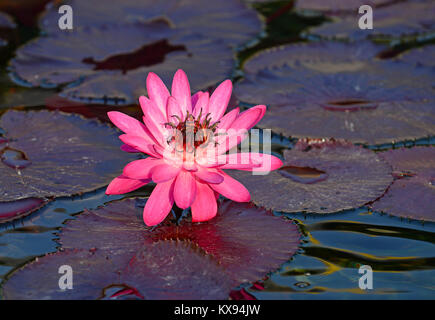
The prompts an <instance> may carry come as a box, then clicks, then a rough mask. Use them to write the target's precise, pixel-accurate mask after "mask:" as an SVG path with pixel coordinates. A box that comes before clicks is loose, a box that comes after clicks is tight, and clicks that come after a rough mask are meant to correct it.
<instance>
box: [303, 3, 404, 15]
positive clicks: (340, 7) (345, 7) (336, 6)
mask: <svg viewBox="0 0 435 320" xmlns="http://www.w3.org/2000/svg"><path fill="white" fill-rule="evenodd" d="M395 1H397V0H297V1H296V9H297V10H298V11H301V12H302V13H303V12H304V11H316V12H322V13H326V14H343V13H352V14H354V13H355V12H358V8H359V7H360V6H362V5H369V6H371V7H377V6H384V5H387V4H389V3H393V2H395Z"/></svg>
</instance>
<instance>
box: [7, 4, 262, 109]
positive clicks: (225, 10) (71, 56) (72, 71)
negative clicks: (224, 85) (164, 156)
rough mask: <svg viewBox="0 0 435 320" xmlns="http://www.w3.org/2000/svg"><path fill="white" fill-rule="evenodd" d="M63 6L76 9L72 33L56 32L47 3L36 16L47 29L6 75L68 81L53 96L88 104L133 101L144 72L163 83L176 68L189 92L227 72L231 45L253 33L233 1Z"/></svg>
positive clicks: (33, 82) (43, 82)
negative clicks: (187, 83)
mask: <svg viewBox="0 0 435 320" xmlns="http://www.w3.org/2000/svg"><path fill="white" fill-rule="evenodd" d="M68 3H69V4H70V5H71V6H72V7H73V8H74V10H75V12H80V13H81V14H80V15H75V16H74V18H75V20H74V26H75V29H74V32H65V31H64V30H60V29H59V27H58V20H59V13H58V9H57V6H56V5H52V6H49V9H48V11H47V13H46V14H45V15H44V16H43V17H42V18H41V28H42V29H44V31H45V32H47V33H48V34H47V35H45V36H41V37H40V38H38V39H36V40H34V41H32V42H30V43H28V44H26V45H24V46H23V47H22V48H20V49H19V50H18V51H17V55H16V57H15V58H14V59H13V60H12V62H11V71H12V72H11V76H12V78H13V79H15V80H16V81H17V82H18V83H21V84H25V85H28V86H42V87H56V86H59V85H61V84H70V85H69V86H68V87H66V88H63V89H62V91H61V95H62V96H65V97H67V98H68V99H72V100H80V101H85V102H89V103H102V104H107V103H109V104H131V103H136V101H137V98H138V97H139V96H140V95H145V94H146V89H145V79H146V76H147V74H148V72H150V71H153V72H155V73H157V74H159V76H160V77H161V78H162V79H163V80H164V81H165V83H167V84H169V83H170V80H171V79H172V76H173V73H174V70H177V69H180V68H181V69H183V70H184V71H185V72H186V73H187V74H189V80H190V85H191V88H192V90H193V91H196V90H200V89H204V88H207V87H210V86H213V85H215V84H216V83H217V82H219V81H221V80H222V79H224V78H226V77H228V76H230V75H231V72H232V67H233V64H234V51H233V49H234V48H235V47H238V46H240V45H242V44H243V43H245V42H246V41H248V40H249V39H250V38H252V37H253V36H254V35H256V34H257V33H259V32H260V30H261V23H260V20H259V18H258V16H257V14H256V12H255V11H254V10H253V9H250V8H247V7H245V6H244V5H243V4H241V3H239V2H238V1H236V0H224V1H217V2H213V3H207V4H205V3H203V2H201V1H195V0H189V1H187V2H183V3H182V4H181V3H180V2H179V1H164V2H157V3H156V2H155V1H142V2H137V1H134V2H133V1H121V0H119V1H111V2H110V4H107V2H106V1H97V3H95V2H92V3H89V2H88V1H85V0H81V1H79V0H77V1H70V2H68ZM102 10H104V14H101V12H102ZM113 21H116V24H114V23H113ZM126 35H128V36H126ZM113 39H116V41H113ZM89 43H92V46H89V45H88V44H89Z"/></svg>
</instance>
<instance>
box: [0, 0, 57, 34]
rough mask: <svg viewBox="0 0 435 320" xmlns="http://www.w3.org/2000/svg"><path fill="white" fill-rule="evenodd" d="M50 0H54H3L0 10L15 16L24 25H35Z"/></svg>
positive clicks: (0, 3) (0, 2)
mask: <svg viewBox="0 0 435 320" xmlns="http://www.w3.org/2000/svg"><path fill="white" fill-rule="evenodd" d="M50 1H52V0H20V1H16V0H2V1H0V11H2V12H6V13H8V14H10V15H11V16H14V17H15V18H16V19H17V21H19V22H20V24H22V25H25V26H28V27H35V23H36V20H37V19H38V16H39V14H40V13H41V11H43V10H44V8H45V5H46V4H47V3H48V2H50Z"/></svg>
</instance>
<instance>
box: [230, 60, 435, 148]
mask: <svg viewBox="0 0 435 320" xmlns="http://www.w3.org/2000/svg"><path fill="white" fill-rule="evenodd" d="M424 69H425V68H415V67H411V66H409V65H406V64H400V63H390V62H388V63H387V62H382V63H373V64H371V65H370V68H369V69H368V70H366V71H364V72H361V71H356V72H338V73H332V74H329V73H322V72H315V71H313V70H310V69H307V68H304V69H298V70H295V69H294V68H291V67H288V66H283V67H281V68H275V69H274V68H269V69H263V70H261V71H259V72H258V73H256V74H253V75H251V74H248V75H247V76H246V78H245V79H244V80H243V81H241V82H239V83H238V84H237V86H236V89H235V95H236V96H237V97H238V98H239V99H240V100H241V101H244V102H248V103H256V104H266V105H268V106H269V108H268V111H267V112H266V114H265V116H264V118H263V119H262V121H261V122H260V123H259V124H258V126H259V127H261V128H269V129H272V130H273V131H275V132H277V133H281V134H284V135H286V136H293V137H302V138H304V137H310V138H325V137H333V138H340V139H346V140H350V141H352V142H357V143H366V144H381V143H392V142H395V141H396V142H397V141H401V140H405V139H415V138H421V137H425V136H427V135H433V134H435V126H434V124H435V115H434V113H433V109H434V99H433V97H434V91H433V89H432V88H431V85H430V84H431V81H432V82H433V73H430V72H429V70H424Z"/></svg>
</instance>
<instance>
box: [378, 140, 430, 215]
mask: <svg viewBox="0 0 435 320" xmlns="http://www.w3.org/2000/svg"><path fill="white" fill-rule="evenodd" d="M380 155H381V157H383V158H384V159H385V160H386V161H388V162H389V163H390V164H391V165H392V167H393V169H394V175H395V176H396V177H397V179H396V180H395V181H394V183H393V184H392V186H391V187H390V188H389V189H388V192H387V193H386V194H385V195H384V196H383V197H382V198H380V199H379V200H378V201H376V202H375V203H373V205H372V207H373V209H374V210H376V211H382V212H386V213H388V214H391V215H394V216H399V217H403V218H411V219H418V220H424V221H432V222H435V210H434V203H435V147H415V148H411V149H406V148H400V149H396V150H389V151H386V152H382V153H380Z"/></svg>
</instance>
